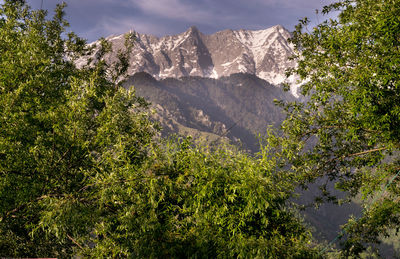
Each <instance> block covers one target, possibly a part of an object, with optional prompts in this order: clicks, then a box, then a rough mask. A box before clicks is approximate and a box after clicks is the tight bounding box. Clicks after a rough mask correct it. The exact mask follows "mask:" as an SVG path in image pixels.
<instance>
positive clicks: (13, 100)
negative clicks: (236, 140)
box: [0, 0, 318, 258]
mask: <svg viewBox="0 0 400 259" xmlns="http://www.w3.org/2000/svg"><path fill="white" fill-rule="evenodd" d="M66 26H67V23H66V21H64V19H63V6H62V5H61V6H58V7H57V9H56V11H55V15H54V17H53V18H52V19H51V20H47V19H46V12H44V11H32V10H30V9H29V7H28V6H27V5H26V4H25V2H24V1H12V0H7V1H5V2H4V4H3V5H1V7H0V256H5V257H33V256H35V257H48V256H57V257H71V256H83V257H96V258H97V257H98V258H104V257H144V258H147V257H161V258H164V257H213V258H214V257H223V258H226V257H261V258H265V257H267V258H268V257H269V258H291V257H295V258H296V257H297V258H310V257H318V255H317V254H316V250H315V249H314V248H313V246H314V244H313V243H312V239H311V235H310V233H309V231H308V230H307V228H306V227H305V226H304V225H303V224H302V222H301V220H300V219H299V217H298V216H296V213H295V211H294V210H293V209H291V208H290V206H288V199H289V198H290V197H291V196H292V193H293V190H294V188H295V187H296V185H297V180H298V178H297V177H296V175H294V174H292V173H290V172H289V173H287V174H285V172H282V174H276V173H275V171H276V169H277V168H279V167H280V165H282V164H285V159H286V158H285V157H284V156H279V152H278V155H277V156H273V153H275V150H273V149H269V145H263V148H262V150H261V152H260V153H259V154H258V155H256V156H254V157H253V156H249V155H248V154H245V153H241V152H239V151H233V149H232V148H224V147H220V148H215V149H212V150H211V149H208V148H200V147H198V146H194V145H193V144H191V143H190V142H189V141H188V140H185V141H175V142H176V143H175V144H173V143H170V142H167V141H164V140H161V139H159V138H157V127H156V125H155V124H153V123H152V122H151V121H150V120H149V118H148V109H147V103H146V102H145V101H144V100H143V99H141V98H138V97H136V96H135V95H134V92H133V91H131V90H126V89H124V88H123V87H121V83H116V82H117V81H119V80H120V79H121V76H122V75H123V74H124V72H126V68H127V60H128V54H129V50H130V47H131V46H132V45H131V43H132V42H131V40H132V37H131V35H127V37H126V47H127V48H126V50H125V51H124V50H121V51H120V52H119V53H118V56H119V61H118V62H116V63H114V64H107V63H105V62H104V61H103V59H102V57H103V56H104V55H105V54H106V53H107V51H110V50H111V49H112V48H111V47H112V46H110V44H109V43H108V42H107V41H105V40H104V39H103V40H101V41H100V44H99V45H98V46H96V48H95V49H88V48H87V47H86V43H85V41H84V40H82V39H80V38H79V37H77V36H76V35H74V34H73V33H69V34H67V35H66V36H65V37H63V36H62V35H63V33H64V30H65V27H66ZM82 55H84V56H86V57H90V56H94V57H96V59H95V60H92V59H90V58H88V59H87V64H86V65H83V66H82V67H81V68H77V67H76V65H75V64H76V61H77V60H79V61H82V59H80V58H81V57H82ZM272 139H273V138H272Z"/></svg>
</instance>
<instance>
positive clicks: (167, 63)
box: [94, 25, 296, 95]
mask: <svg viewBox="0 0 400 259" xmlns="http://www.w3.org/2000/svg"><path fill="white" fill-rule="evenodd" d="M136 37H137V42H136V43H135V46H134V48H133V50H132V53H131V54H130V66H129V70H128V73H129V74H130V75H133V74H134V73H136V72H146V73H148V74H150V75H151V76H153V77H154V78H155V79H164V78H168V77H172V78H180V77H187V76H200V77H206V78H214V79H217V78H220V77H223V76H229V75H232V74H235V73H247V74H251V75H256V76H257V77H259V78H261V79H264V80H266V81H267V82H269V83H270V84H272V85H279V84H281V83H282V82H284V81H285V79H286V76H285V70H286V69H287V68H289V67H293V66H295V61H293V60H289V59H288V58H289V57H290V56H291V55H292V54H293V46H292V45H291V44H289V43H288V40H287V39H288V38H289V37H290V33H289V31H288V30H286V29H285V28H284V27H282V26H281V25H276V26H273V27H271V28H268V29H265V30H258V31H252V30H236V31H235V30H224V31H220V32H217V33H214V34H211V35H206V34H203V33H201V32H200V31H199V30H198V29H197V28H196V27H190V28H189V29H188V30H187V31H186V32H183V33H181V34H178V35H174V36H165V37H161V38H159V37H155V36H152V35H146V34H140V33H137V34H136ZM107 40H109V41H110V42H111V43H112V44H113V48H114V51H113V53H112V54H110V55H108V56H107V57H106V59H107V60H108V61H113V60H115V58H116V54H115V53H117V52H118V49H121V48H124V41H125V39H124V35H118V36H110V37H108V38H107ZM94 44H96V42H95V43H94ZM288 82H289V83H290V84H291V85H292V93H293V94H294V95H296V84H295V78H289V80H288Z"/></svg>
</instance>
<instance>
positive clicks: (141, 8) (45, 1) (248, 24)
mask: <svg viewBox="0 0 400 259" xmlns="http://www.w3.org/2000/svg"><path fill="white" fill-rule="evenodd" d="M332 1H333V0H65V2H66V3H67V8H66V13H67V17H66V18H67V20H68V21H69V22H70V24H71V28H70V30H72V31H74V32H76V33H77V34H78V35H79V36H81V37H84V38H86V39H88V41H89V42H90V41H94V40H96V39H98V38H99V37H102V36H104V37H106V36H109V35H112V34H121V33H124V32H127V31H129V30H131V29H132V30H135V31H137V32H140V33H147V34H153V35H156V36H164V35H171V34H178V33H181V32H183V31H186V30H187V29H188V28H189V27H190V26H193V25H194V26H197V27H198V28H199V30H200V31H202V32H203V33H206V34H211V33H214V32H216V31H220V30H224V29H253V30H257V29H265V28H268V27H271V26H273V25H276V24H281V25H283V26H285V27H286V28H287V29H289V30H293V28H294V25H296V24H297V22H298V20H299V19H300V18H302V17H304V16H307V17H309V18H310V19H311V20H313V21H315V22H316V21H318V20H319V21H322V20H324V19H325V18H326V17H324V16H322V14H319V15H318V17H317V15H316V14H315V9H321V8H322V7H323V6H324V5H326V4H329V3H331V2H332ZM0 2H1V1H0ZM27 2H28V3H29V5H31V6H32V7H33V8H35V9H37V8H40V7H41V5H42V6H43V8H44V9H49V10H52V9H54V7H55V5H56V4H57V3H61V2H62V1H61V0H27Z"/></svg>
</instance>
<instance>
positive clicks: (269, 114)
mask: <svg viewBox="0 0 400 259" xmlns="http://www.w3.org/2000/svg"><path fill="white" fill-rule="evenodd" d="M125 86H126V87H129V86H134V88H135V90H136V93H137V95H139V96H142V97H144V98H145V99H146V100H148V101H150V102H151V103H152V104H153V106H152V107H153V109H154V110H155V111H156V112H155V113H154V115H153V117H155V119H156V120H157V121H159V122H160V123H161V125H162V126H163V133H164V134H165V135H168V134H170V133H180V134H183V135H192V136H193V137H195V139H203V140H206V141H207V142H209V143H210V142H213V141H219V140H224V139H225V140H227V139H230V140H231V141H232V142H238V141H240V142H241V145H242V147H243V148H245V149H248V150H251V151H253V152H254V151H256V150H257V146H258V140H257V137H256V135H257V134H265V132H266V129H267V127H268V126H269V125H274V126H277V125H279V124H280V123H281V121H282V120H283V119H284V118H283V114H282V112H281V110H280V109H279V108H278V107H277V106H275V105H274V103H273V100H274V99H278V100H286V101H290V100H294V99H295V98H294V97H293V96H292V95H291V94H290V93H286V92H283V91H282V90H281V89H280V88H277V87H275V86H273V85H271V84H270V83H268V82H266V81H265V80H262V79H260V78H258V77H257V76H255V75H250V74H244V73H236V74H232V75H230V76H223V77H221V78H218V79H214V78H205V77H198V76H196V77H194V76H189V77H181V78H179V79H176V78H166V79H160V80H157V79H155V78H154V77H153V76H152V75H150V74H148V73H146V72H139V73H136V74H135V75H133V76H131V77H129V78H128V79H127V81H126V82H125Z"/></svg>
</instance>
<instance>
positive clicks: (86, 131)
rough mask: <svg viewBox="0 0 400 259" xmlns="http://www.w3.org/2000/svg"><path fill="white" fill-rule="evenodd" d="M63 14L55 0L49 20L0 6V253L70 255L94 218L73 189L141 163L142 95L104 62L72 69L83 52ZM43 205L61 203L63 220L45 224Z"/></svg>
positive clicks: (19, 6) (146, 140) (147, 138)
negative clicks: (117, 79)
mask: <svg viewBox="0 0 400 259" xmlns="http://www.w3.org/2000/svg"><path fill="white" fill-rule="evenodd" d="M63 15H64V13H63V6H62V5H60V6H58V7H57V9H56V10H55V15H54V17H53V19H52V20H46V19H45V16H46V12H44V11H41V10H40V11H31V10H30V9H29V7H28V6H27V5H26V4H25V2H24V1H5V2H4V4H3V5H2V6H1V8H0V17H1V18H0V56H1V57H0V78H1V79H0V251H1V252H0V253H1V256H14V257H15V256H42V257H46V256H48V255H50V254H52V255H54V256H58V255H62V254H64V255H68V254H71V253H72V250H71V249H72V247H73V246H75V245H76V244H74V242H75V241H74V240H75V239H74V237H75V236H76V235H79V234H78V233H80V232H82V231H86V232H90V229H92V225H91V224H92V223H93V224H94V222H92V221H91V218H90V217H91V216H92V214H91V213H88V211H89V209H92V208H91V206H92V207H93V205H92V204H91V203H90V200H87V199H89V198H88V196H83V194H82V191H79V190H83V189H85V187H87V186H88V185H90V184H91V182H92V181H93V179H97V178H98V177H101V175H103V176H104V175H107V174H112V173H114V174H116V173H117V171H118V169H117V168H121V167H125V166H126V165H129V166H131V167H134V166H139V165H140V164H141V163H143V161H144V160H145V159H146V157H147V152H148V150H149V148H148V146H149V145H150V144H151V139H152V137H153V135H154V133H155V130H154V129H153V128H154V127H153V124H152V123H150V121H149V120H148V118H147V115H146V113H147V111H146V110H144V108H145V107H146V103H145V102H144V101H143V100H142V99H140V98H137V97H135V96H134V95H133V92H130V91H126V90H124V89H123V88H120V87H119V85H118V84H115V83H113V82H112V81H110V80H108V78H114V77H115V76H114V74H110V73H109V71H110V70H109V69H108V67H109V66H108V65H107V64H105V63H104V62H102V61H98V62H94V63H95V64H92V65H90V66H89V65H86V66H85V67H84V68H82V69H77V68H76V66H75V64H74V61H75V60H76V59H77V58H78V57H79V56H81V55H82V54H88V51H89V50H88V49H86V46H85V45H86V42H85V41H84V40H82V39H80V38H78V37H77V36H76V35H74V34H73V33H70V34H68V35H67V36H66V37H62V33H63V32H64V30H65V29H64V28H65V26H67V22H66V21H65V20H64V19H63ZM106 48H107V44H106V43H104V44H103V46H102V48H101V49H100V50H99V51H98V53H100V54H102V53H103V52H105V49H106ZM102 50H104V51H102ZM100 57H101V56H100ZM121 57H122V56H121ZM121 60H122V61H123V60H124V59H123V57H122V59H121ZM118 64H119V65H118ZM118 64H117V63H116V64H115V67H117V68H120V69H119V72H124V69H122V68H123V62H118ZM114 71H115V70H114ZM117 74H118V73H117ZM125 161H127V162H125ZM51 206H58V208H59V209H61V208H62V209H63V210H64V211H65V213H63V214H58V215H57V216H56V217H60V218H62V221H63V222H64V224H62V225H60V226H53V231H50V232H49V231H47V232H45V231H44V230H45V229H44V228H43V227H42V224H43V221H45V220H46V217H47V216H48V214H47V213H50V212H49V211H48V210H49V208H52V207H51ZM54 211H57V210H56V209H55V210H54ZM78 211H82V212H81V213H78ZM75 212H77V213H75ZM83 220H84V221H83Z"/></svg>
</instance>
